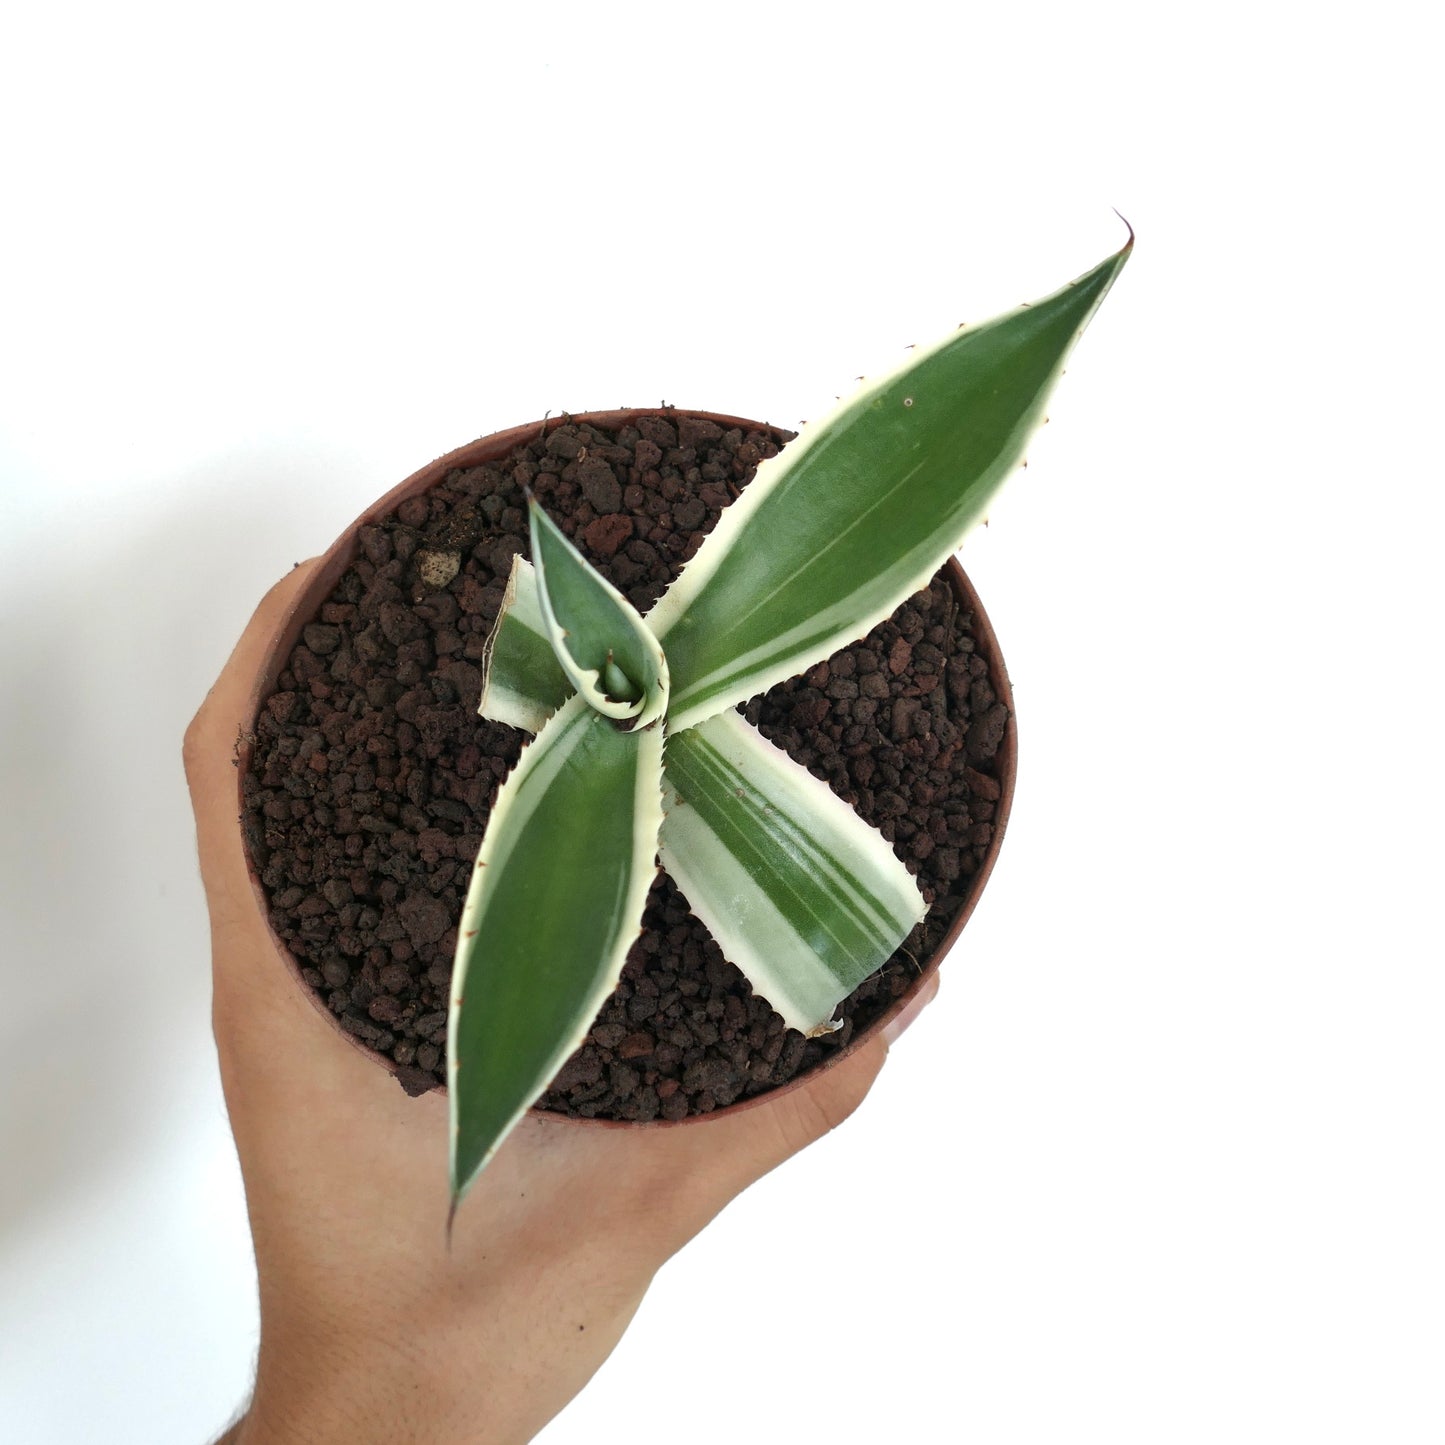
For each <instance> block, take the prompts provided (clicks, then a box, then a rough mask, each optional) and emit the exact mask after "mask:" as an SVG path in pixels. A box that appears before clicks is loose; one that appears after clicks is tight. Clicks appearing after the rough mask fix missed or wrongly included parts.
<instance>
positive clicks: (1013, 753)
mask: <svg viewBox="0 0 1445 1445" xmlns="http://www.w3.org/2000/svg"><path fill="white" fill-rule="evenodd" d="M650 416H656V417H663V418H666V419H673V418H676V417H678V416H688V417H699V418H702V419H705V420H707V421H712V422H716V423H717V424H718V425H719V426H722V427H724V428H725V429H732V428H734V427H741V428H744V429H746V430H761V429H768V430H780V428H775V427H772V426H770V425H769V424H768V423H764V422H758V421H754V420H751V419H749V418H747V417H738V416H731V415H729V414H727V413H723V412H710V411H694V410H692V409H691V408H689V407H672V406H656V407H623V408H618V409H616V410H612V411H589V412H563V413H560V414H559V415H557V416H555V417H554V416H552V415H551V414H550V413H549V414H548V415H547V416H545V417H543V418H542V420H541V421H535V422H529V423H527V424H525V425H523V426H515V427H509V428H507V429H506V430H505V431H498V432H492V433H491V434H490V435H488V436H484V437H479V438H477V439H476V440H475V441H470V442H467V443H465V444H464V445H462V446H460V447H457V448H455V449H454V450H453V451H450V452H448V453H446V455H445V456H441V457H438V458H437V459H436V460H435V461H432V462H428V463H427V465H426V466H424V467H420V468H418V469H417V470H416V471H415V472H413V473H412V474H411V475H410V476H409V477H407V478H406V479H405V480H404V481H402V482H399V483H398V484H397V485H396V486H394V487H393V488H392V489H391V490H390V491H389V492H387V493H386V494H385V495H384V496H382V497H381V498H380V499H378V500H377V501H375V502H373V503H372V504H371V505H370V506H369V507H367V508H366V510H365V511H363V512H362V513H361V515H360V516H359V517H357V518H356V520H355V521H353V522H352V523H351V525H350V526H348V527H347V528H346V529H345V530H344V531H342V532H341V533H340V534H339V535H338V536H337V538H336V540H335V541H334V542H333V543H332V544H331V546H330V547H329V548H327V550H326V551H325V552H324V553H323V554H322V556H321V557H320V559H319V560H318V563H317V566H316V569H315V571H314V572H313V573H312V575H311V578H310V580H309V581H308V582H307V583H306V585H305V586H304V587H303V588H302V589H301V590H300V592H298V593H297V594H296V596H295V598H294V599H293V600H292V604H291V606H290V608H289V609H288V610H287V612H286V614H285V616H283V617H282V619H281V621H280V623H279V624H278V625H277V628H276V630H275V632H274V633H273V635H272V637H271V639H270V641H269V642H268V643H267V645H266V653H265V662H264V665H263V666H262V668H261V670H260V672H259V673H258V674H257V679H256V684H255V686H254V687H253V688H252V690H251V694H250V697H249V698H248V700H247V704H246V714H245V719H246V721H245V728H244V730H243V732H242V735H241V741H240V742H239V743H238V745H237V749H236V764H237V766H236V802H237V806H238V809H239V815H244V814H245V812H246V802H245V797H244V791H243V790H244V787H245V780H246V778H247V776H248V775H249V773H250V770H251V761H252V758H253V756H254V754H255V749H256V739H255V727H256V721H257V718H258V717H259V715H260V711H261V708H262V706H263V705H264V703H265V701H266V699H267V698H269V697H270V696H271V694H272V693H273V692H274V691H275V688H276V682H277V680H278V678H279V677H280V675H281V673H282V671H283V670H284V665H285V662H286V660H287V658H289V656H290V654H291V649H292V648H293V647H295V645H296V643H297V642H298V641H299V640H300V637H301V630H302V628H303V627H305V626H306V625H307V624H308V623H309V622H310V621H311V620H312V619H313V618H314V617H315V615H316V612H317V610H318V609H319V607H320V605H321V603H322V602H323V601H324V600H325V598H326V597H328V596H329V595H330V594H331V592H332V590H333V589H334V588H335V587H336V585H337V583H339V582H340V580H341V578H342V576H343V575H344V574H345V572H346V570H347V568H348V567H350V566H351V564H352V562H353V561H355V559H356V556H357V553H358V552H359V551H360V547H361V542H360V533H361V529H362V528H363V527H368V526H372V525H374V524H375V523H376V522H377V521H378V520H379V519H381V518H382V517H384V516H386V515H388V514H389V513H391V512H394V511H395V510H396V509H397V508H398V507H399V506H400V505H401V504H402V502H404V501H406V500H408V499H409V498H411V497H414V496H417V495H419V494H420V493H422V492H426V491H429V490H430V489H431V488H432V487H433V486H435V485H436V484H437V483H438V482H440V481H441V480H442V479H443V478H444V477H445V476H446V474H447V473H448V472H450V471H452V470H454V469H456V468H460V467H474V466H480V465H482V464H483V463H486V462H492V461H497V460H500V459H501V458H502V457H504V456H506V455H507V454H508V453H510V452H511V451H512V450H513V449H514V448H516V447H517V446H519V445H521V444H523V443H525V442H528V441H531V440H532V439H534V438H535V437H538V436H545V435H546V431H547V428H548V427H549V426H553V425H562V424H567V423H582V424H585V425H591V426H597V427H603V428H617V427H622V426H625V425H627V424H628V423H629V422H632V421H635V420H636V419H637V418H638V417H650ZM943 570H944V571H946V572H947V574H948V579H949V582H950V583H951V584H952V586H953V589H954V592H955V593H956V595H957V596H958V599H959V601H960V602H961V603H962V604H963V605H964V606H965V607H966V608H967V609H968V610H969V612H970V613H972V615H973V629H972V630H973V633H974V637H975V640H976V642H977V644H978V650H979V652H980V653H981V654H982V656H983V657H984V660H985V662H986V663H987V665H988V672H989V682H990V684H991V685H992V687H993V690H994V693H995V695H996V696H997V697H998V698H999V700H1000V701H1002V702H1003V703H1004V705H1005V706H1006V707H1007V708H1008V712H1009V718H1008V725H1007V727H1006V728H1005V730H1004V737H1003V741H1002V742H1001V743H1000V744H999V749H998V753H997V755H996V761H997V767H998V775H999V776H998V782H999V789H1000V791H999V798H998V802H997V803H996V805H995V811H994V817H993V838H992V841H991V842H990V844H989V849H988V853H987V854H986V856H985V857H984V860H983V862H982V864H981V865H980V866H979V869H978V872H977V873H975V874H974V876H973V877H972V879H970V880H969V889H968V894H967V896H966V897H965V899H964V902H963V906H962V907H961V908H960V909H959V911H958V913H957V914H956V915H955V917H954V919H953V921H952V922H951V923H950V924H949V927H948V931H947V932H946V933H945V934H944V936H943V938H942V940H941V941H940V942H939V945H938V947H937V948H936V949H935V950H934V951H933V952H932V954H930V955H929V957H928V958H927V959H926V960H924V961H923V962H922V963H921V964H919V965H918V976H917V977H916V978H915V979H914V981H913V983H912V984H911V985H910V987H909V988H908V989H906V990H905V991H904V992H903V993H902V994H900V995H899V997H898V998H896V999H894V1000H893V1002H892V1003H891V1004H890V1005H889V1006H888V1007H887V1008H886V1009H885V1010H884V1011H883V1012H882V1013H881V1014H879V1015H878V1017H877V1018H875V1019H874V1020H873V1021H872V1022H871V1023H870V1024H869V1025H868V1026H867V1027H866V1028H864V1029H862V1030H860V1031H859V1032H857V1033H856V1034H854V1036H853V1037H852V1038H851V1039H850V1040H849V1041H848V1043H847V1044H846V1045H844V1047H843V1048H841V1049H839V1050H838V1051H837V1052H836V1053H833V1054H830V1055H829V1056H828V1057H827V1058H825V1059H824V1060H823V1061H822V1062H821V1063H819V1064H816V1065H814V1066H813V1067H812V1068H811V1069H807V1070H805V1071H803V1072H802V1073H800V1074H797V1075H795V1076H794V1077H793V1078H792V1079H790V1080H789V1081H788V1082H787V1083H786V1084H780V1085H779V1086H778V1087H777V1088H775V1089H769V1090H767V1091H766V1092H764V1093H761V1094H754V1095H752V1096H751V1097H750V1098H746V1099H739V1100H737V1101H736V1102H735V1103H732V1104H727V1105H724V1106H723V1107H722V1108H719V1109H715V1110H714V1111H713V1112H712V1113H709V1114H689V1115H688V1116H687V1117H686V1118H683V1119H650V1120H638V1121H633V1120H626V1119H581V1118H576V1117H574V1116H572V1115H570V1114H561V1113H556V1112H553V1111H552V1110H537V1109H536V1108H535V1106H534V1107H533V1110H532V1112H533V1113H534V1114H539V1115H540V1116H541V1117H543V1118H546V1119H548V1120H549V1121H556V1122H558V1123H569V1124H577V1125H586V1126H589V1127H596V1126H602V1127H607V1128H623V1129H637V1128H678V1127H682V1126H685V1125H690V1124H701V1123H706V1122H707V1121H708V1120H710V1119H717V1118H722V1117H725V1116H731V1115H735V1114H739V1113H741V1112H742V1111H743V1110H745V1109H753V1108H756V1107H758V1106H759V1105H761V1104H766V1103H769V1102H771V1101H773V1100H775V1099H778V1098H781V1097H782V1096H783V1095H784V1094H786V1093H789V1092H791V1091H792V1090H793V1089H797V1088H801V1087H802V1086H803V1085H804V1084H806V1083H808V1082H809V1081H810V1080H812V1079H814V1078H816V1077H817V1076H818V1075H819V1074H821V1073H822V1072H823V1071H824V1070H826V1069H831V1068H835V1067H836V1066H837V1065H838V1064H840V1063H842V1062H843V1060H844V1059H846V1058H848V1057H850V1056H851V1055H852V1054H853V1053H854V1052H855V1051H856V1050H858V1049H859V1048H861V1047H862V1046H863V1045H864V1044H865V1043H868V1042H870V1041H871V1040H872V1039H873V1038H874V1037H875V1036H876V1035H877V1034H878V1032H879V1031H880V1030H882V1029H883V1028H885V1027H886V1026H887V1025H888V1024H889V1023H890V1022H891V1021H892V1020H893V1019H895V1018H896V1017H897V1016H898V1015H899V1014H900V1013H901V1012H902V1011H903V1009H904V1008H906V1007H907V1005H908V1003H909V1001H910V1000H911V999H913V998H914V997H915V995H916V994H917V993H918V991H919V989H920V988H921V987H922V985H923V984H924V983H925V982H926V981H927V980H928V979H930V978H932V977H933V975H934V974H936V973H937V972H938V970H939V968H940V966H941V965H942V963H943V960H944V959H945V958H946V957H947V956H948V954H949V952H950V951H951V950H952V948H953V945H954V944H955V943H956V942H957V941H958V938H959V935H960V934H962V932H963V929H964V926H965V925H966V924H967V922H968V920H969V919H970V918H971V917H972V915H973V911H974V909H975V908H976V907H977V906H978V900H979V898H980V897H981V896H982V894H983V890H984V886H985V885H986V884H987V882H988V879H989V876H990V875H991V874H992V872H993V869H994V864H995V862H996V861H997V859H998V854H999V850H1000V848H1001V847H1002V845H1003V837H1004V833H1005V831H1006V829H1007V826H1008V820H1009V813H1010V811H1011V809H1012V806H1013V796H1014V782H1015V776H1016V773H1017V766H1018V729H1017V723H1016V719H1015V716H1014V699H1013V689H1012V687H1011V686H1010V683H1009V676H1008V669H1007V667H1006V666H1005V663H1004V658H1003V653H1002V651H1001V650H1000V648H999V645H998V637H997V635H996V634H995V632H994V629H993V624H992V623H991V622H990V621H989V617H988V614H987V612H985V611H984V607H983V603H982V602H981V601H980V600H979V596H978V593H977V592H976V591H975V590H974V588H973V584H972V583H971V582H970V581H969V579H968V575H967V573H965V572H964V570H963V568H962V566H961V565H960V564H959V561H958V558H957V557H956V556H955V557H950V558H949V560H948V561H947V562H946V563H945V564H944V568H943ZM241 841H242V851H243V854H244V856H245V860H246V872H247V875H248V877H249V879H250V883H251V891H252V894H253V895H254V897H255V899H256V906H257V908H259V909H260V911H261V916H262V918H263V919H264V920H265V923H266V931H267V933H268V934H269V935H270V938H271V941H272V943H273V944H274V945H275V947H276V951H277V952H278V954H279V955H280V956H281V958H282V959H284V960H285V963H286V966H287V969H288V971H289V973H290V974H291V977H292V980H293V981H294V983H295V984H296V986H297V987H298V988H299V989H300V990H301V991H302V993H303V994H304V995H305V996H306V998H307V999H308V1000H309V1001H310V1002H311V1004H312V1006H313V1007H314V1008H315V1009H316V1010H317V1012H318V1013H320V1014H321V1015H322V1016H323V1017H324V1018H325V1019H326V1021H327V1022H328V1024H329V1025H330V1026H331V1029H332V1031H333V1032H334V1033H335V1034H337V1035H339V1036H340V1037H341V1038H343V1039H344V1040H345V1041H346V1042H347V1043H348V1044H350V1045H351V1046H352V1047H353V1048H355V1049H356V1050H357V1051H358V1052H360V1053H362V1054H364V1055H365V1056H366V1057H367V1058H369V1059H370V1060H372V1061H373V1062H374V1063H376V1064H378V1065H380V1066H381V1067H383V1068H385V1069H387V1071H388V1072H389V1073H391V1074H392V1075H393V1076H396V1075H397V1073H398V1072H399V1070H400V1069H401V1067H402V1066H401V1065H399V1064H397V1063H396V1062H395V1060H393V1059H389V1058H387V1057H386V1056H385V1055H383V1054H380V1053H378V1052H377V1051H376V1050H375V1049H373V1048H371V1047H370V1046H369V1045H367V1044H365V1043H363V1042H362V1041H361V1040H360V1039H359V1038H357V1037H356V1036H355V1035H354V1034H351V1033H348V1032H347V1031H346V1030H345V1029H344V1028H342V1027H341V1024H340V1022H339V1020H338V1019H337V1017H336V1015H335V1014H334V1013H332V1012H331V1010H330V1008H328V1007H327V1005H326V1002H325V1000H324V999H323V998H322V997H321V995H320V994H319V993H317V991H316V990H315V989H314V988H312V987H311V985H310V984H309V983H307V982H306V980H305V979H304V978H303V977H302V976H301V965H300V963H299V962H298V961H297V960H296V958H295V957H294V955H293V954H292V953H291V950H290V949H289V948H288V947H287V945H286V943H285V942H284V940H282V938H281V937H280V936H279V935H278V934H277V933H276V930H275V929H274V928H273V927H272V925H271V910H270V906H269V904H268V903H267V900H266V892H265V888H264V886H263V885H262V882H261V877H260V871H259V869H258V868H257V866H256V862H255V859H254V858H253V857H252V854H251V849H250V846H249V845H248V844H247V842H246V839H245V836H244V833H243V835H242V840H241ZM437 1088H438V1089H439V1090H440V1091H441V1092H442V1093H445V1092H446V1085H445V1084H440V1085H438V1086H437ZM428 1092H437V1090H428Z"/></svg>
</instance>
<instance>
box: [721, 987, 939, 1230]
mask: <svg viewBox="0 0 1445 1445" xmlns="http://www.w3.org/2000/svg"><path fill="white" fill-rule="evenodd" d="M937 992H938V975H937V974H936V973H935V974H934V975H933V976H932V978H930V979H928V980H927V981H926V982H925V983H924V984H923V985H922V987H921V988H920V989H919V990H918V992H917V993H916V994H915V995H914V996H913V997H912V998H911V999H909V1000H908V1002H907V1004H905V1005H904V1007H903V1008H902V1010H900V1012H899V1013H898V1014H897V1015H896V1017H894V1018H893V1019H891V1020H890V1021H889V1022H888V1023H887V1024H886V1025H885V1026H884V1027H883V1028H882V1029H881V1030H880V1031H879V1033H878V1034H877V1035H876V1036H875V1037H874V1038H872V1039H870V1040H869V1041H868V1042H867V1043H866V1044H864V1045H863V1046H862V1047H860V1048H859V1049H857V1050H856V1051H855V1052H853V1053H852V1054H850V1055H849V1056H848V1057H847V1058H845V1059H843V1060H841V1061H840V1062H839V1063H837V1064H835V1065H834V1066H833V1067H832V1068H829V1069H824V1070H823V1071H821V1072H820V1073H818V1074H817V1075H815V1076H814V1077H813V1078H811V1079H808V1080H807V1081H806V1082H804V1083H801V1084H799V1085H797V1086H796V1087H795V1088H792V1089H786V1090H782V1091H779V1092H778V1094H777V1095H775V1096H773V1097H770V1098H769V1099H767V1101H766V1102H765V1103H760V1104H758V1105H757V1106H756V1107H754V1108H751V1109H748V1110H746V1111H744V1112H742V1113H741V1114H739V1115H738V1116H737V1118H736V1119H734V1120H732V1121H731V1122H732V1123H733V1125H734V1127H735V1129H736V1131H737V1132H736V1135H735V1137H734V1138H733V1139H732V1140H731V1141H729V1147H727V1148H724V1149H714V1150H712V1151H710V1153H711V1157H710V1159H709V1161H708V1164H709V1165H710V1168H709V1169H708V1172H709V1173H710V1174H711V1175H712V1178H711V1179H710V1180H709V1183H710V1184H711V1185H712V1187H713V1188H714V1189H716V1190H717V1191H718V1193H719V1194H720V1195H721V1199H720V1202H719V1205H718V1207H721V1204H722V1203H725V1202H726V1201H727V1200H728V1199H731V1198H732V1197H733V1195H735V1194H740V1193H741V1192H742V1191H743V1190H744V1189H746V1188H747V1187H748V1185H750V1184H752V1183H754V1182H755V1181H757V1180H758V1179H761V1178H762V1177H763V1175H764V1174H767V1173H768V1172H769V1171H770V1170H773V1169H776V1168H777V1167H778V1165H779V1164H781V1163H783V1162H784V1161H785V1160H787V1159H791V1158H792V1157H793V1155H794V1154H798V1153H800V1152H801V1151H802V1150H804V1149H806V1148H807V1147H808V1145H809V1144H813V1143H815V1142H816V1141H817V1140H819V1139H821V1138H822V1137H823V1136H824V1135H825V1134H828V1133H830V1132H831V1131H832V1130H834V1129H836V1128H837V1127H838V1125H839V1124H841V1123H842V1122H843V1121H844V1120H845V1119H847V1118H848V1117H849V1115H851V1114H852V1113H853V1111H854V1110H855V1109H857V1107H858V1106H859V1105H860V1104H861V1103H862V1102H863V1100H864V1099H865V1098H866V1097H867V1095H868V1091H869V1090H870V1089H871V1088H872V1087H873V1084H874V1081H875V1080H876V1079H877V1077H878V1075H879V1073H880V1072H881V1070H882V1068H883V1063H884V1061H885V1060H886V1059H887V1057H888V1050H889V1048H890V1047H891V1046H892V1044H893V1043H894V1042H895V1041H896V1040H897V1039H898V1036H899V1035H900V1034H901V1033H902V1032H903V1031H904V1029H906V1028H907V1027H908V1026H909V1025H910V1024H911V1023H912V1022H913V1021H914V1019H916V1018H917V1017H918V1015H919V1014H920V1013H922V1012H923V1010H924V1009H925V1008H926V1007H927V1006H928V1004H929V1003H931V1002H932V1001H933V998H934V996H935V995H936V994H937ZM721 1122H722V1121H721V1120H719V1123H721ZM698 1132H699V1134H705V1133H707V1132H708V1131H706V1130H702V1131H698ZM709 1142H710V1141H709Z"/></svg>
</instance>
